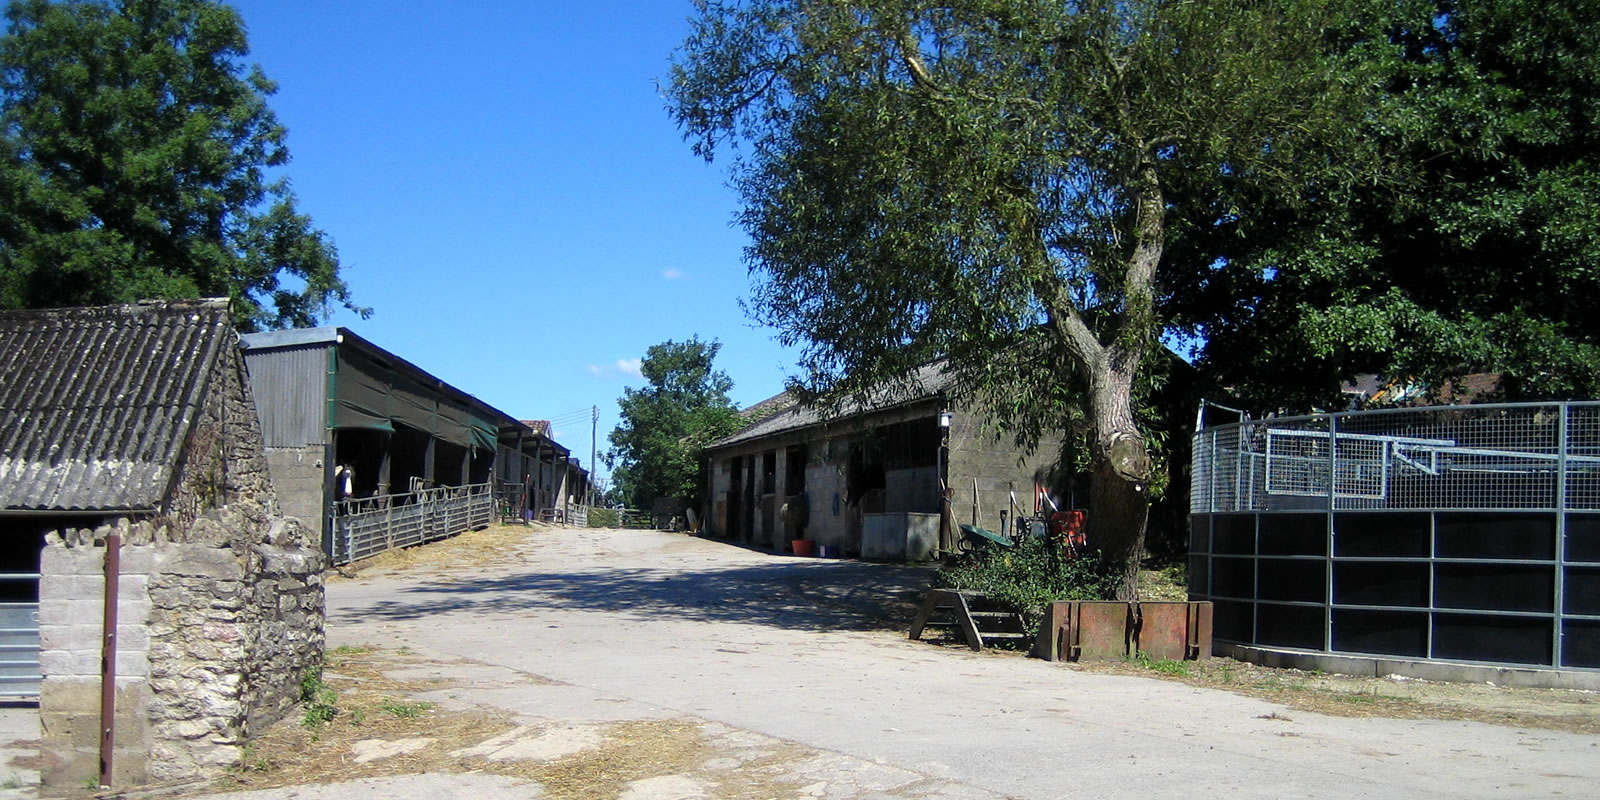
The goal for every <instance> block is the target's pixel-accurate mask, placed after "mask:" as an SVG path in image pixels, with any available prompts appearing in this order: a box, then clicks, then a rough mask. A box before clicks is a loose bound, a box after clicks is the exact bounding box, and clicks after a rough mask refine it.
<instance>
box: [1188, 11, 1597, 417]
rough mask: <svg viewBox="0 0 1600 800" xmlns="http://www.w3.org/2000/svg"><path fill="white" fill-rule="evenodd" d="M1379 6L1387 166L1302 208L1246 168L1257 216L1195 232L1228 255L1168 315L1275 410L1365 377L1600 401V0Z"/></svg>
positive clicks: (1373, 60)
mask: <svg viewBox="0 0 1600 800" xmlns="http://www.w3.org/2000/svg"><path fill="white" fill-rule="evenodd" d="M1372 8H1373V9H1374V17H1373V20H1372V22H1373V28H1374V30H1375V31H1376V32H1377V33H1378V34H1379V35H1381V36H1382V37H1383V38H1384V39H1385V40H1386V41H1387V42H1388V43H1390V44H1391V45H1392V46H1389V47H1381V48H1368V49H1365V50H1363V51H1361V52H1360V55H1361V56H1362V57H1363V58H1366V59H1368V60H1369V62H1370V67H1369V68H1370V69H1371V70H1372V71H1373V72H1374V73H1376V74H1377V75H1378V76H1379V77H1380V78H1381V80H1382V88H1383V89H1384V91H1383V93H1382V94H1381V95H1380V100H1379V102H1377V103H1375V104H1374V105H1373V106H1372V107H1371V110H1370V111H1369V113H1367V114H1364V115H1362V117H1361V119H1362V120H1363V121H1362V123H1361V125H1360V128H1359V130H1360V134H1361V137H1362V138H1363V139H1364V140H1366V141H1367V142H1369V143H1371V146H1372V147H1374V148H1375V149H1377V150H1379V151H1381V152H1382V153H1384V155H1385V161H1386V174H1385V180H1383V181H1381V182H1369V183H1366V184H1357V185H1354V186H1352V187H1350V188H1351V190H1350V191H1349V192H1347V193H1344V194H1329V195H1327V196H1323V197H1320V198H1317V202H1315V203H1311V204H1306V205H1302V206H1299V207H1293V208H1290V207H1284V206H1282V205H1281V204H1278V203H1276V202H1274V201H1273V199H1272V198H1271V196H1270V195H1267V194H1264V193H1263V192H1261V190H1260V187H1259V186H1257V185H1255V183H1254V181H1253V180H1252V179H1251V176H1235V177H1233V178H1232V179H1231V180H1230V181H1229V182H1227V184H1226V185H1225V186H1224V187H1223V188H1224V190H1225V192H1226V194H1227V195H1228V196H1229V197H1230V198H1231V199H1230V201H1229V203H1228V205H1231V206H1233V207H1235V208H1248V209H1250V210H1249V213H1243V214H1239V215H1237V216H1234V217H1232V218H1228V219H1226V220H1223V221H1222V222H1221V223H1220V224H1216V225H1209V226H1196V227H1195V228H1193V229H1191V230H1189V231H1188V232H1187V238H1186V240H1183V239H1180V243H1179V244H1177V245H1176V246H1177V247H1179V248H1180V249H1181V248H1188V251H1189V252H1191V253H1194V254H1195V255H1196V256H1197V257H1211V258H1217V259H1219V260H1218V261H1217V262H1216V263H1215V268H1214V269H1212V270H1210V271H1209V272H1208V273H1206V274H1204V275H1196V276H1195V277H1196V278H1197V279H1198V280H1197V281H1196V282H1195V283H1193V284H1186V285H1181V286H1175V287H1174V289H1175V291H1174V292H1173V295H1172V297H1173V300H1174V302H1173V305H1172V315H1171V318H1172V319H1173V320H1174V321H1175V322H1177V323H1179V324H1180V325H1188V326H1191V327H1190V328H1189V330H1190V331H1191V332H1192V333H1194V334H1195V335H1196V336H1198V337H1200V338H1201V339H1203V340H1204V348H1203V351H1202V355H1203V357H1202V360H1201V365H1202V366H1203V367H1205V368H1206V369H1207V370H1208V371H1209V372H1210V373H1211V374H1213V375H1215V376H1216V379H1217V380H1218V381H1219V382H1221V383H1224V384H1226V385H1229V386H1233V387H1236V388H1237V389H1238V390H1239V391H1240V392H1241V393H1242V394H1244V395H1245V396H1246V397H1247V399H1249V400H1250V401H1251V402H1252V403H1253V404H1254V405H1256V406H1258V407H1262V408H1266V409H1271V408H1278V407H1288V408H1306V407H1307V406H1311V405H1323V404H1328V403H1331V402H1335V398H1336V396H1337V395H1336V392H1337V390H1338V385H1339V382H1340V380H1341V379H1344V378H1349V377H1351V376H1353V375H1355V374H1359V373H1380V374H1384V375H1387V376H1389V377H1391V378H1395V379H1400V380H1411V379H1415V380H1421V381H1423V382H1425V383H1428V384H1431V385H1433V386H1436V387H1437V386H1440V385H1442V383H1443V381H1445V380H1446V379H1448V378H1451V377H1454V376H1458V375H1461V374H1463V373H1467V372H1476V371H1492V372H1498V373H1500V374H1501V375H1502V382H1501V386H1500V389H1501V392H1502V394H1503V396H1504V397H1505V398H1506V399H1542V398H1567V397H1595V396H1600V316H1596V315H1595V314H1593V313H1592V311H1591V308H1590V306H1591V305H1592V303H1593V298H1595V297H1597V296H1600V271H1597V269H1596V266H1595V265H1596V264H1600V161H1597V160H1596V158H1595V154H1596V153H1600V5H1597V4H1595V3H1593V2H1588V0H1548V1H1546V0H1539V1H1538V2H1532V1H1531V0H1401V1H1400V2H1388V3H1374V4H1372ZM1216 188H1217V187H1216V186H1214V185H1213V186H1209V187H1207V191H1215V189H1216Z"/></svg>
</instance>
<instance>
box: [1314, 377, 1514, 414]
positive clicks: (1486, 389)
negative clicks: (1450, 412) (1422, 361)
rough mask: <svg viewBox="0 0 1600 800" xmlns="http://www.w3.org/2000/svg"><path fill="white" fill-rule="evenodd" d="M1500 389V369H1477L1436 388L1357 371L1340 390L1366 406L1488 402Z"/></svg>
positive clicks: (1409, 380) (1416, 382) (1407, 379)
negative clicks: (1487, 370)
mask: <svg viewBox="0 0 1600 800" xmlns="http://www.w3.org/2000/svg"><path fill="white" fill-rule="evenodd" d="M1499 390H1500V373H1498V372H1474V373H1471V374H1468V375H1462V376H1461V377H1459V378H1456V379H1454V380H1447V381H1445V382H1444V383H1442V384H1440V385H1439V386H1438V387H1437V388H1435V387H1432V386H1429V385H1427V384H1425V383H1421V382H1418V381H1413V380H1411V379H1409V378H1394V379H1386V378H1384V377H1383V376H1380V375H1357V376H1356V378H1355V380H1353V381H1351V382H1349V383H1346V384H1345V385H1344V386H1342V387H1340V391H1341V392H1343V393H1344V394H1346V395H1351V396H1353V397H1355V398H1356V402H1357V403H1358V404H1359V405H1362V406H1367V407H1385V406H1419V405H1441V404H1442V405H1467V404H1471V403H1483V402H1489V401H1492V400H1494V399H1495V397H1496V395H1497V394H1498V392H1499Z"/></svg>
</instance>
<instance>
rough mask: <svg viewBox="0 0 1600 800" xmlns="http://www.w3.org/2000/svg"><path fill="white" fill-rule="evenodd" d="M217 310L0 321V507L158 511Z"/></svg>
mask: <svg viewBox="0 0 1600 800" xmlns="http://www.w3.org/2000/svg"><path fill="white" fill-rule="evenodd" d="M237 341H238V336H237V334H236V333H234V330H233V324H232V320H231V319H230V317H229V314H228V303H227V301H226V300H193V301H174V302H165V303H139V304H136V305H122V306H100V307H94V308H69V309H52V310H42V311H41V310H33V311H0V508H6V509H21V510H63V511H119V510H154V509H158V508H159V507H160V506H161V504H162V501H163V500H164V499H165V498H166V495H167V492H168V491H169V490H170V488H171V484H172V478H173V470H174V468H175V465H176V464H177V461H178V457H179V454H180V453H181V452H182V450H183V445H184V442H185V441H186V440H187V439H188V435H189V430H190V427H191V426H192V424H193V422H194V419H195V417H196V415H197V413H198V410H199V403H200V397H201V393H202V392H203V391H204V389H205V386H204V383H205V377H206V375H207V370H208V368H209V367H210V366H211V365H212V364H213V363H214V362H215V360H216V358H217V357H218V356H219V354H221V353H222V352H224V351H223V348H225V347H233V346H236V343H237Z"/></svg>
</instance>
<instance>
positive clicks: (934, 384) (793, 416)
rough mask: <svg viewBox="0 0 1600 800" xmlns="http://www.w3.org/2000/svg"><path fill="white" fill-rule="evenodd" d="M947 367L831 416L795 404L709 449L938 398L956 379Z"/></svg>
mask: <svg viewBox="0 0 1600 800" xmlns="http://www.w3.org/2000/svg"><path fill="white" fill-rule="evenodd" d="M944 363H945V362H943V361H940V362H937V363H934V364H929V365H927V366H925V367H922V368H921V369H918V370H917V371H916V372H915V373H914V374H913V375H912V376H911V379H910V388H909V389H908V388H907V387H904V386H893V385H885V386H882V387H880V388H878V389H875V390H873V391H872V392H871V394H870V395H869V396H868V397H867V399H866V400H865V401H856V400H849V401H846V402H844V403H843V404H842V405H841V406H840V407H839V408H837V409H835V410H834V411H833V413H832V414H828V413H825V411H824V409H823V408H821V407H820V406H808V405H803V404H801V403H798V402H796V403H793V404H791V405H790V406H789V407H788V408H784V409H783V410H781V411H777V412H775V413H770V414H768V415H767V416H764V417H762V418H761V419H760V420H758V421H757V422H756V423H755V424H753V425H751V426H750V427H748V428H745V429H744V430H741V431H739V432H738V433H735V434H733V435H732V436H728V437H726V438H723V439H719V440H718V441H716V442H713V443H712V444H711V445H710V446H709V447H708V448H707V449H708V450H714V449H718V448H722V447H731V446H733V445H736V444H742V443H744V442H749V441H754V440H756V439H763V438H766V437H768V436H776V435H778V434H780V433H789V432H791V431H797V430H800V429H802V428H809V427H812V426H814V425H821V424H823V423H825V422H833V421H836V420H841V419H848V418H850V417H856V416H860V415H862V414H870V413H872V412H874V411H883V410H886V409H890V408H894V407H895V406H901V405H905V404H907V403H913V402H916V401H918V400H926V399H928V398H930V397H936V396H938V395H939V394H940V393H941V392H943V391H945V390H946V389H948V388H950V385H951V384H952V383H953V382H954V378H953V376H951V375H950V374H949V373H948V372H946V371H945V369H944ZM786 396H788V393H787V392H786V393H784V394H780V395H776V396H774V397H772V398H769V399H767V400H763V401H761V402H760V403H757V404H756V405H755V406H751V408H752V409H756V408H758V407H760V406H767V407H769V408H770V407H771V405H768V404H772V405H779V404H781V400H782V398H784V397H786ZM791 399H792V396H791Z"/></svg>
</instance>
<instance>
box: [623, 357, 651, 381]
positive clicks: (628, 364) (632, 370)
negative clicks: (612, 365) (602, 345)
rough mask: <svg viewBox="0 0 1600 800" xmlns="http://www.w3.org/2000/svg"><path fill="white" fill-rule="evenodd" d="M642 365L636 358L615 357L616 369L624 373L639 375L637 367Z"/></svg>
mask: <svg viewBox="0 0 1600 800" xmlns="http://www.w3.org/2000/svg"><path fill="white" fill-rule="evenodd" d="M643 366H644V362H642V361H641V360H639V359H637V358H619V359H617V371H618V372H621V373H622V374H624V375H633V376H636V377H637V376H639V375H640V372H639V369H640V368H641V367H643Z"/></svg>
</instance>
